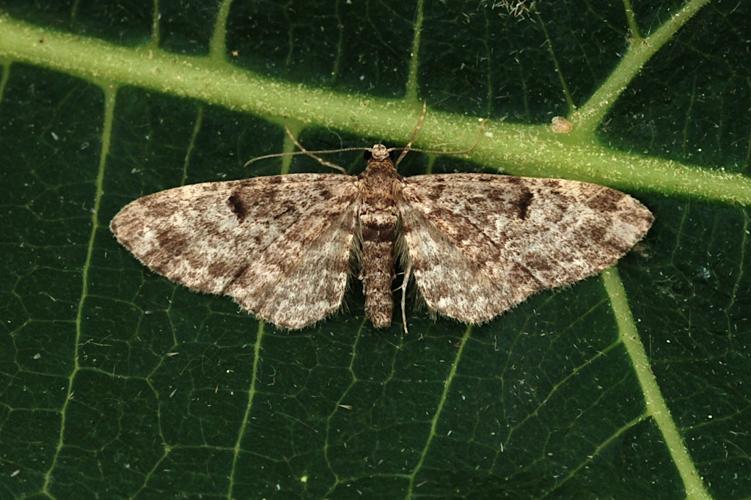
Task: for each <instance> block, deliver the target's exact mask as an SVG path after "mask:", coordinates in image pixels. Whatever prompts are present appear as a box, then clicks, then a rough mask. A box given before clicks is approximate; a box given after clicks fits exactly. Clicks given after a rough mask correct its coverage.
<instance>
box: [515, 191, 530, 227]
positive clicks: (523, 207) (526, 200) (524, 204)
mask: <svg viewBox="0 0 751 500" xmlns="http://www.w3.org/2000/svg"><path fill="white" fill-rule="evenodd" d="M532 198H534V195H533V194H532V191H530V190H529V189H525V190H524V192H523V193H522V195H521V196H520V197H519V200H518V201H517V202H516V208H517V209H518V210H519V218H520V219H522V220H524V219H526V218H527V210H528V209H529V205H531V204H532Z"/></svg>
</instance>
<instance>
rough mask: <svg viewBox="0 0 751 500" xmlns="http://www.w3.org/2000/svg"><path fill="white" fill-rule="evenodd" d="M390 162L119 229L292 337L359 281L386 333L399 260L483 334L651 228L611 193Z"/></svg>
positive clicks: (151, 210) (130, 241) (191, 199)
mask: <svg viewBox="0 0 751 500" xmlns="http://www.w3.org/2000/svg"><path fill="white" fill-rule="evenodd" d="M390 152H391V150H389V149H387V148H386V147H385V146H384V145H382V144H376V145H374V146H373V147H372V148H367V149H366V158H367V168H366V169H365V171H364V172H363V173H362V174H360V175H358V176H350V175H340V174H290V175H277V176H269V177H256V178H251V179H245V180H236V181H228V182H208V183H202V184H194V185H189V186H184V187H178V188H174V189H168V190H166V191H161V192H158V193H154V194H151V195H148V196H144V197H142V198H138V199H137V200H135V201H133V202H131V203H130V204H128V205H127V206H125V207H124V208H123V209H122V210H121V211H120V212H119V213H118V214H117V215H116V216H115V218H114V219H113V220H112V222H111V224H110V228H111V230H112V232H113V233H114V235H115V237H116V238H117V240H118V241H119V242H120V243H121V244H122V245H123V246H125V247H126V248H127V249H128V250H130V251H131V252H132V253H133V255H135V256H136V258H138V260H140V261H141V262H142V263H143V264H145V265H146V266H147V267H148V268H149V269H151V270H152V271H154V272H156V273H158V274H161V275H163V276H166V277H167V278H169V279H170V280H172V281H175V282H177V283H180V284H182V285H185V286H187V287H188V288H190V289H193V290H196V291H199V292H205V293H212V294H223V295H229V296H230V297H232V298H233V299H234V300H235V301H236V302H237V303H238V304H239V305H240V306H241V307H242V308H243V309H245V310H247V311H248V312H250V313H251V314H253V315H255V316H257V317H258V318H261V319H263V320H265V321H267V322H270V323H273V324H274V325H276V326H278V327H281V328H286V329H290V330H294V329H300V328H305V327H307V326H309V325H311V324H313V323H315V322H317V321H320V320H322V319H323V318H325V317H327V316H329V315H331V314H333V313H334V312H336V311H337V310H338V309H339V308H340V306H341V304H342V299H343V296H344V293H345V290H346V289H347V284H348V280H349V279H350V276H351V275H352V272H351V271H352V269H355V270H356V271H357V273H356V275H357V277H358V278H359V279H360V280H361V281H362V285H363V291H364V295H365V314H366V316H367V318H368V319H369V320H370V321H371V323H372V324H373V325H374V326H375V327H377V328H384V327H388V326H389V325H390V324H391V320H392V315H393V309H394V301H393V295H392V283H393V281H394V277H395V270H394V267H395V260H396V259H397V258H399V259H400V260H401V263H402V266H403V268H404V269H405V276H404V279H403V283H402V285H401V286H402V293H404V290H405V288H406V286H407V284H408V283H409V281H410V279H411V277H414V282H415V283H416V285H417V290H418V293H419V295H420V296H421V297H422V299H423V300H424V301H425V303H426V304H427V307H428V308H429V309H431V310H432V311H435V312H437V313H438V314H441V315H443V316H447V317H449V318H454V319H456V320H459V321H462V322H465V323H483V322H486V321H489V320H491V319H492V318H494V317H496V316H498V315H499V314H501V313H503V312H504V311H507V310H509V309H510V308H512V307H513V306H515V305H516V304H519V303H520V302H522V301H523V300H525V299H526V298H527V297H529V296H530V295H532V294H534V293H536V292H539V291H541V290H545V289H549V288H556V287H560V286H563V285H568V284H571V283H574V282H576V281H579V280H581V279H583V278H586V277H588V276H591V275H593V274H596V273H598V272H600V271H602V270H603V269H605V268H607V267H609V266H611V265H613V264H614V263H615V262H616V261H617V260H618V259H620V258H621V257H622V256H623V255H624V254H625V253H626V252H627V251H628V250H629V249H630V248H631V247H632V246H633V245H634V244H635V243H636V242H638V241H639V240H640V239H641V238H642V237H643V236H644V235H645V234H646V232H647V231H648V230H649V228H650V226H651V225H652V221H653V216H652V213H651V212H650V211H649V210H648V209H647V208H645V207H644V205H642V204H641V203H640V202H639V201H637V200H635V199H634V198H632V197H630V196H628V195H626V194H624V193H622V192H620V191H616V190H614V189H610V188H607V187H604V186H599V185H595V184H589V183H586V182H577V181H569V180H562V179H542V178H525V177H513V176H504V175H492V174H444V175H418V176H413V177H406V178H403V177H401V176H400V175H399V174H398V173H397V170H396V167H395V166H394V161H393V160H392V158H391V157H390V154H389V153H390ZM403 297H404V295H402V311H404V298H403ZM403 314H404V313H403ZM405 324H406V321H405Z"/></svg>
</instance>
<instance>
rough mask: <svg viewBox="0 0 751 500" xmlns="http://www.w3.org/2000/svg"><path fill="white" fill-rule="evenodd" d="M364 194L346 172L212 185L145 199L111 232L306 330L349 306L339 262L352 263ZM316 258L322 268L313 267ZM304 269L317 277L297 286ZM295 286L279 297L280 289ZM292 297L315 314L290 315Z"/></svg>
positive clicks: (174, 275)
mask: <svg viewBox="0 0 751 500" xmlns="http://www.w3.org/2000/svg"><path fill="white" fill-rule="evenodd" d="M357 199H358V191H357V186H356V183H355V179H354V178H353V177H350V176H345V175H318V174H299V175H287V176H274V177H258V178H253V179H248V180H242V181H229V182H211V183H204V184H195V185H190V186H184V187H180V188H175V189H170V190H166V191H162V192H159V193H155V194H152V195H148V196H144V197H142V198H139V199H137V200H135V201H134V202H132V203H131V204H129V205H127V206H126V207H125V208H123V209H122V210H121V211H120V213H118V214H117V216H116V217H115V218H114V219H113V221H112V223H111V229H112V232H113V233H114V234H115V236H116V238H117V239H118V241H120V243H122V244H123V245H124V246H125V247H126V248H128V249H129V250H130V251H131V252H132V253H133V254H134V255H135V256H136V257H137V258H138V259H139V260H140V261H141V262H143V263H144V264H145V265H146V266H148V267H149V268H150V269H152V270H153V271H155V272H157V273H159V274H162V275H164V276H166V277H168V278H170V279H171V280H173V281H176V282H178V283H181V284H183V285H186V286H188V287H190V288H192V289H194V290H198V291H201V292H206V293H216V294H219V293H226V294H228V295H230V296H232V297H234V298H235V299H236V300H237V301H238V302H239V303H240V304H241V305H242V306H243V307H245V308H246V309H248V310H249V311H250V312H252V313H254V314H256V315H258V316H260V317H262V318H263V319H267V320H269V321H271V322H273V323H275V324H277V325H279V326H283V327H287V328H301V327H303V326H305V325H307V324H310V323H312V322H315V321H317V320H319V319H321V318H322V317H324V316H325V315H326V314H329V313H330V312H332V311H333V310H335V309H336V307H338V305H339V303H340V302H341V297H342V294H343V293H344V289H345V287H346V273H345V274H344V275H342V273H340V272H336V273H332V272H331V268H332V266H333V267H337V268H340V267H342V262H345V265H346V262H348V259H349V251H350V249H351V245H352V236H353V233H354V229H353V228H354V217H355V215H353V214H356V210H355V209H354V208H353V207H354V206H355V205H356V202H357ZM330 250H336V251H335V252H333V253H332V254H331V255H330V256H329V258H328V260H326V259H323V260H321V256H320V252H322V251H330ZM316 256H317V257H316ZM312 258H315V259H318V260H317V262H320V263H321V266H320V267H315V266H311V260H310V259H312ZM304 269H306V270H307V271H305V272H309V273H313V277H312V278H311V279H310V280H308V281H307V282H303V283H302V285H301V286H300V285H298V286H297V287H296V286H295V285H292V284H290V281H295V280H299V274H300V272H302V271H301V270H304ZM342 276H344V280H342ZM312 282H315V283H316V284H317V286H316V287H313V284H312ZM291 290H295V291H296V293H290V294H289V296H287V300H286V302H284V303H281V302H279V292H280V291H287V292H289V291H291ZM270 300H277V304H278V305H277V306H273V307H272V305H271V304H269V303H268V302H269V301H270ZM292 300H294V301H297V306H296V309H297V310H306V309H307V310H310V313H308V314H304V315H302V316H299V317H298V318H297V319H291V318H290V317H287V316H285V315H282V314H281V312H280V308H282V307H287V306H289V305H290V303H289V302H290V301H292ZM310 304H313V305H314V306H313V307H308V306H309V305H310ZM324 304H325V306H324ZM282 316H284V317H282Z"/></svg>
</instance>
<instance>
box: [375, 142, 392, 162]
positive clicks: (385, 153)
mask: <svg viewBox="0 0 751 500" xmlns="http://www.w3.org/2000/svg"><path fill="white" fill-rule="evenodd" d="M370 154H371V155H372V157H373V159H374V160H376V161H381V160H385V159H386V158H388V157H389V150H388V148H386V146H384V145H383V144H373V147H372V148H370Z"/></svg>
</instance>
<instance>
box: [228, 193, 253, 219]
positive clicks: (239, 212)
mask: <svg viewBox="0 0 751 500" xmlns="http://www.w3.org/2000/svg"><path fill="white" fill-rule="evenodd" d="M227 206H228V207H229V209H230V210H232V213H233V214H235V216H236V217H237V221H238V222H242V221H244V220H245V216H246V215H248V209H247V207H246V206H245V203H243V200H242V198H240V195H238V194H237V193H232V194H231V195H230V197H229V198H228V199H227Z"/></svg>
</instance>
